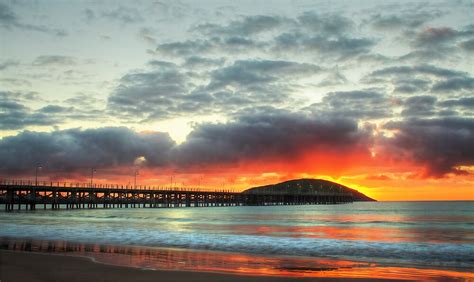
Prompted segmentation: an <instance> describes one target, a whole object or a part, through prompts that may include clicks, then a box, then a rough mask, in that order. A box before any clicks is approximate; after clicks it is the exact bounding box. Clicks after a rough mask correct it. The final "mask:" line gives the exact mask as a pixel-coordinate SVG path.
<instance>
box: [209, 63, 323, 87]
mask: <svg viewBox="0 0 474 282" xmlns="http://www.w3.org/2000/svg"><path fill="white" fill-rule="evenodd" d="M320 71H321V68H320V67H318V66H316V65H312V64H305V63H304V64H301V63H296V62H290V61H275V60H239V61H235V62H234V64H232V65H231V66H227V67H224V68H220V69H217V70H215V71H214V72H213V73H212V74H211V82H210V83H209V85H208V88H210V89H216V88H223V87H225V86H229V85H232V86H237V87H252V86H258V85H262V84H267V83H271V82H275V81H278V80H282V79H281V78H282V77H285V78H286V79H290V78H298V77H303V76H304V77H309V76H312V75H314V74H316V73H318V72H320Z"/></svg>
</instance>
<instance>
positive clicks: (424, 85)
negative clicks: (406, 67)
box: [393, 78, 431, 94]
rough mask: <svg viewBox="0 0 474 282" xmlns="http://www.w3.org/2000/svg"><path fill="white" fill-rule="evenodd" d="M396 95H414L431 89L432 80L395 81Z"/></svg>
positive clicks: (403, 79)
mask: <svg viewBox="0 0 474 282" xmlns="http://www.w3.org/2000/svg"><path fill="white" fill-rule="evenodd" d="M394 83H395V89H394V90H393V92H395V93H403V94H412V93H417V92H423V91H426V90H428V89H429V86H430V85H431V80H427V79H419V78H418V79H417V78H401V79H396V80H395V81H394Z"/></svg>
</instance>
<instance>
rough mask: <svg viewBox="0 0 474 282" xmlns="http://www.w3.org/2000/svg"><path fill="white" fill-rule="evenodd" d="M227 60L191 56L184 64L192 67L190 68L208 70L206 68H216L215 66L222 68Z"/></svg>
mask: <svg viewBox="0 0 474 282" xmlns="http://www.w3.org/2000/svg"><path fill="white" fill-rule="evenodd" d="M224 62H225V59H224V58H221V59H211V58H206V57H199V56H191V57H188V58H186V60H185V62H184V64H183V65H184V66H186V67H190V68H200V67H202V68H206V67H215V66H221V65H222V64H224Z"/></svg>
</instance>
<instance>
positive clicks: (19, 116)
mask: <svg viewBox="0 0 474 282" xmlns="http://www.w3.org/2000/svg"><path fill="white" fill-rule="evenodd" d="M18 96H20V97H21V96H22V94H21V93H15V92H5V91H1V92H0V130H14V129H21V128H24V127H26V126H32V125H37V126H51V125H55V124H57V123H58V122H59V120H58V119H56V118H55V117H52V116H50V115H47V114H44V113H41V112H35V111H33V110H31V109H30V108H28V107H26V106H24V105H23V104H22V103H21V100H20V99H19V98H18Z"/></svg>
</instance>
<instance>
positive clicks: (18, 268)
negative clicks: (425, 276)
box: [0, 249, 398, 282]
mask: <svg viewBox="0 0 474 282" xmlns="http://www.w3.org/2000/svg"><path fill="white" fill-rule="evenodd" d="M98 277H100V279H101V281H119V282H120V281H157V280H158V281H177V282H180V281H196V282H201V281H203V282H204V281H206V282H209V281H228V282H241V281H249V282H270V281H275V282H279V281H361V280H363V281H398V280H397V279H380V278H376V279H371V278H333V277H287V276H285V277H276V276H254V275H244V274H227V273H219V272H209V271H206V272H204V271H177V270H155V269H143V268H135V267H127V266H117V265H111V264H106V263H102V262H99V261H96V260H95V259H93V258H90V257H85V256H73V255H64V254H49V253H33V252H24V251H10V250H3V249H2V250H0V280H2V281H24V282H29V281H97V278H98Z"/></svg>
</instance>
